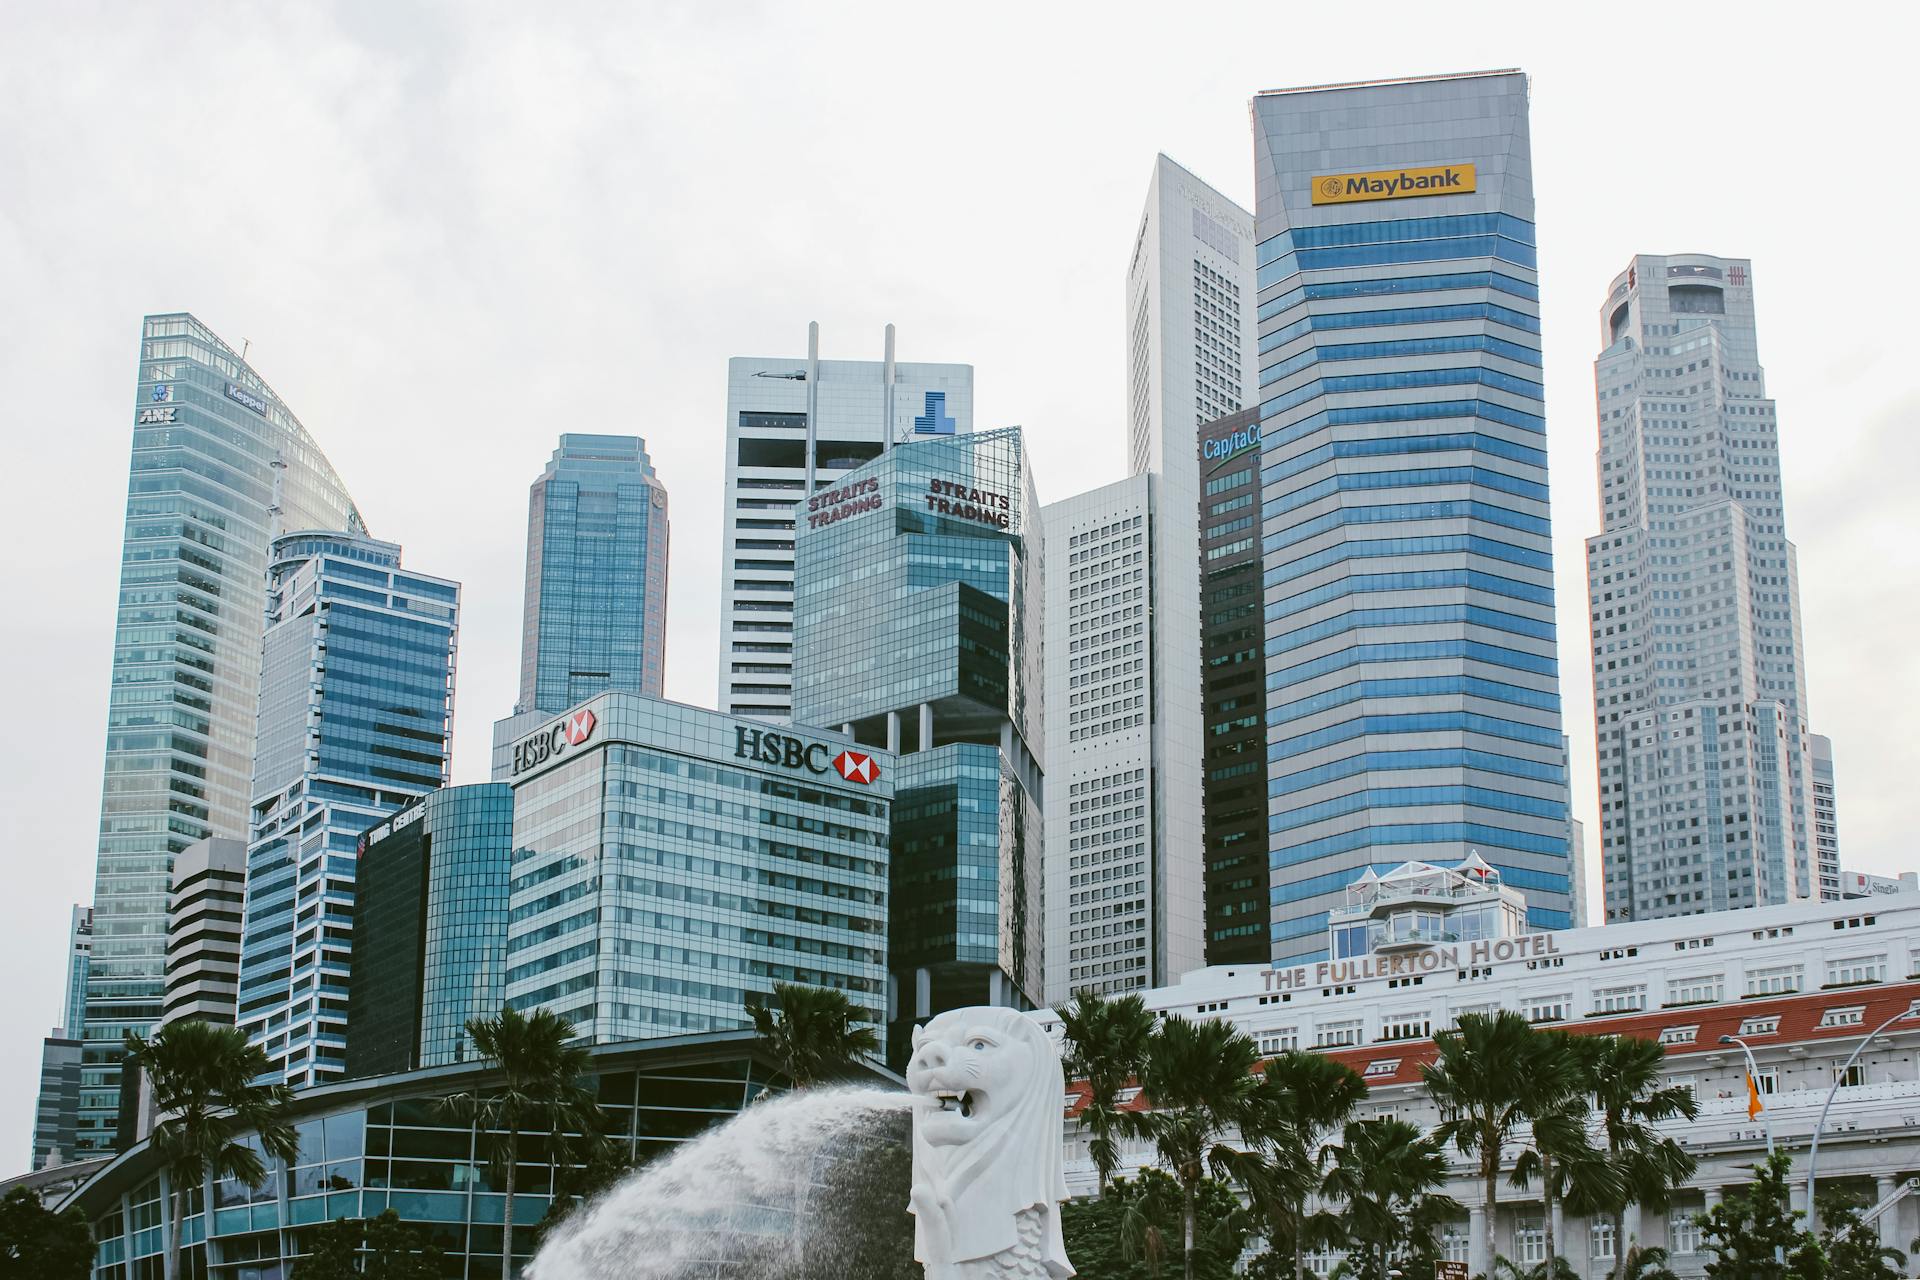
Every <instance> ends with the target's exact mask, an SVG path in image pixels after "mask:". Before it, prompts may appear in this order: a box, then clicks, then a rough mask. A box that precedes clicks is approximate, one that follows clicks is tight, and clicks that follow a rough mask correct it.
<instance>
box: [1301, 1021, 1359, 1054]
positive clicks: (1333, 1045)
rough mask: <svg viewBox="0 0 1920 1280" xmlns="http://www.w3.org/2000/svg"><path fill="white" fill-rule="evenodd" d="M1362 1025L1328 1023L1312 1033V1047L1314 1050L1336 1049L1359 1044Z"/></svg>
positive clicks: (1354, 1023) (1356, 1023)
mask: <svg viewBox="0 0 1920 1280" xmlns="http://www.w3.org/2000/svg"><path fill="white" fill-rule="evenodd" d="M1362 1027H1363V1024H1361V1023H1359V1022H1329V1023H1327V1024H1326V1025H1324V1026H1322V1027H1320V1028H1318V1029H1317V1030H1316V1031H1315V1032H1314V1037H1313V1047H1314V1048H1316V1049H1337V1048H1340V1047H1341V1046H1343V1045H1355V1044H1359V1043H1360V1033H1361V1030H1362Z"/></svg>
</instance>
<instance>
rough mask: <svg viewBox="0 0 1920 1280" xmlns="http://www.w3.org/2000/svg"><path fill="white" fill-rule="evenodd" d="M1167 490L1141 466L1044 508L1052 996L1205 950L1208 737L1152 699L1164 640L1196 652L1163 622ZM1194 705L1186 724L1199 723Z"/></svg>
mask: <svg viewBox="0 0 1920 1280" xmlns="http://www.w3.org/2000/svg"><path fill="white" fill-rule="evenodd" d="M1160 493H1161V480H1160V477H1158V476H1156V475H1151V474H1149V475H1136V476H1132V477H1130V478H1128V479H1126V480H1122V481H1119V482H1118V483H1116V484H1110V485H1106V486H1105V487H1103V488H1099V489H1095V490H1093V491H1091V492H1089V493H1083V494H1080V495H1079V496H1078V497H1073V498H1067V499H1065V500H1064V501H1061V502H1056V503H1053V504H1051V505H1050V506H1047V507H1045V508H1043V509H1042V511H1041V517H1042V519H1043V520H1044V522H1045V525H1046V538H1047V541H1046V548H1047V562H1048V572H1047V609H1046V628H1047V631H1046V646H1045V652H1046V699H1045V702H1046V706H1047V708H1048V714H1047V730H1046V775H1047V793H1048V794H1047V806H1046V835H1047V840H1046V849H1047V862H1046V867H1047V871H1046V895H1047V896H1046V982H1047V999H1048V1000H1049V1001H1051V1002H1053V1003H1055V1004H1059V1003H1062V1002H1064V1001H1065V1000H1067V999H1068V998H1069V997H1070V996H1071V995H1072V994H1073V993H1074V992H1077V991H1097V992H1101V993H1119V992H1129V991H1143V990H1146V989H1147V988H1149V987H1156V986H1159V985H1161V984H1163V983H1166V982H1171V981H1174V980H1176V979H1178V978H1179V976H1180V975H1181V974H1184V973H1186V972H1188V971H1189V970H1192V969H1197V968H1199V967H1200V966H1201V965H1202V964H1203V963H1204V960H1203V957H1202V950H1203V938H1204V934H1203V923H1204V909H1203V901H1202V898H1203V888H1204V886H1203V880H1204V869H1203V867H1202V864H1201V830H1200V806H1199V803H1198V799H1199V775H1198V770H1197V764H1196V762H1197V761H1198V759H1199V749H1198V742H1197V741H1191V742H1189V741H1185V740H1182V741H1180V742H1178V743H1174V742H1170V741H1169V737H1170V734H1169V730H1170V729H1171V728H1172V725H1171V724H1170V722H1169V721H1167V720H1165V719H1162V718H1159V717H1157V716H1156V714H1155V709H1156V708H1157V707H1158V706H1160V705H1161V697H1160V694H1161V691H1162V687H1163V686H1164V685H1165V684H1166V683H1167V682H1168V673H1167V671H1166V669H1165V662H1166V658H1167V654H1168V653H1169V652H1174V653H1183V652H1185V650H1184V649H1182V648H1180V647H1178V646H1171V645H1166V644H1164V643H1163V637H1162V636H1161V635H1160V634H1158V633H1157V632H1156V631H1155V629H1154V627H1153V625H1152V623H1153V620H1154V619H1155V618H1157V617H1159V616H1161V614H1162V612H1163V610H1162V609H1161V606H1160V600H1159V598H1158V586H1159V584H1158V582H1157V581H1156V579H1155V577H1154V568H1155V565H1156V564H1157V563H1158V560H1157V558H1156V556H1155V543H1156V540H1157V539H1158V537H1159V536H1160V531H1161V530H1162V529H1164V528H1165V523H1166V522H1165V521H1164V519H1163V515H1162V508H1161V504H1160V500H1159V498H1160ZM1194 710H1195V713H1196V714H1195V715H1194V716H1193V718H1192V720H1191V721H1190V722H1182V723H1181V724H1180V726H1179V727H1180V728H1181V729H1182V730H1183V731H1184V733H1185V734H1186V735H1187V736H1188V737H1190V738H1192V739H1197V738H1198V736H1199V728H1200V725H1199V716H1198V714H1197V713H1198V706H1197V705H1196V706H1195V708H1194ZM1175 752H1178V753H1179V754H1180V755H1181V757H1182V758H1180V759H1178V760H1173V759H1171V758H1170V756H1172V755H1173V754H1174V753H1175ZM1176 787H1179V788H1187V787H1190V788H1191V790H1190V791H1187V790H1179V791H1176V790H1175V788H1176Z"/></svg>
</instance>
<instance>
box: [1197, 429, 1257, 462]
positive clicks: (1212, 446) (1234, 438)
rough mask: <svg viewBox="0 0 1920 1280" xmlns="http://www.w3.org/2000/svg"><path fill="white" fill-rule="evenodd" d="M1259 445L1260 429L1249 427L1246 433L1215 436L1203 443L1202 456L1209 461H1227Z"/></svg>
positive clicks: (1237, 432) (1238, 432)
mask: <svg viewBox="0 0 1920 1280" xmlns="http://www.w3.org/2000/svg"><path fill="white" fill-rule="evenodd" d="M1259 443H1260V428H1259V427H1257V426H1256V427H1248V428H1247V429H1246V430H1245V431H1235V432H1233V433H1232V434H1230V435H1224V436H1215V437H1214V438H1213V439H1211V440H1206V441H1202V442H1201V445H1200V456H1201V457H1203V458H1207V459H1209V460H1225V459H1227V458H1231V457H1232V456H1233V455H1234V454H1236V453H1238V452H1240V451H1241V450H1242V449H1251V448H1252V447H1253V446H1254V445H1257V444H1259Z"/></svg>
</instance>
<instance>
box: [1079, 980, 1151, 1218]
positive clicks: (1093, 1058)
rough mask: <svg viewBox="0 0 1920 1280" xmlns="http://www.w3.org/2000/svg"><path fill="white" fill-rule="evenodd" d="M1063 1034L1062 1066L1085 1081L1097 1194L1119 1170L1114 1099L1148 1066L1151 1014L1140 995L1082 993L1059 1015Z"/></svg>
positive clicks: (1085, 1120)
mask: <svg viewBox="0 0 1920 1280" xmlns="http://www.w3.org/2000/svg"><path fill="white" fill-rule="evenodd" d="M1060 1023H1061V1027H1062V1028H1063V1029H1064V1031H1065V1032H1066V1045H1065V1053H1064V1054H1063V1055H1062V1056H1063V1057H1064V1058H1065V1060H1066V1061H1065V1064H1064V1065H1065V1066H1066V1069H1067V1074H1068V1076H1069V1077H1076V1078H1084V1079H1085V1080H1086V1082H1087V1089H1088V1092H1089V1095H1090V1096H1089V1097H1088V1099H1087V1105H1086V1107H1085V1109H1083V1110H1082V1111H1081V1112H1080V1123H1081V1124H1083V1125H1085V1126H1086V1127H1087V1132H1089V1133H1091V1134H1092V1135H1093V1138H1092V1140H1091V1141H1090V1142H1088V1143H1087V1154H1088V1155H1089V1156H1090V1157H1091V1158H1092V1160H1093V1167H1094V1169H1095V1170H1096V1171H1097V1172H1098V1173H1099V1175H1100V1196H1101V1198H1103V1199H1104V1198H1105V1197H1106V1194H1107V1182H1108V1180H1109V1179H1111V1178H1112V1176H1113V1171H1114V1170H1115V1169H1117V1168H1119V1166H1120V1148H1119V1147H1118V1146H1117V1145H1116V1144H1115V1142H1114V1140H1113V1135H1114V1134H1115V1132H1117V1131H1118V1130H1119V1128H1120V1125H1121V1120H1120V1112H1119V1109H1118V1108H1117V1107H1116V1106H1115V1104H1114V1098H1115V1097H1116V1096H1117V1095H1118V1094H1119V1092H1120V1090H1122V1089H1124V1088H1125V1087H1126V1085H1127V1082H1128V1081H1129V1080H1133V1079H1135V1078H1137V1077H1138V1076H1139V1074H1140V1072H1141V1071H1142V1069H1143V1068H1144V1067H1145V1065H1146V1061H1147V1044H1148V1042H1149V1041H1151V1040H1152V1038H1153V1015H1152V1014H1151V1013H1149V1012H1147V1004H1146V1001H1144V1000H1142V999H1141V998H1140V997H1139V996H1121V997H1120V998H1119V999H1118V1000H1108V999H1107V998H1106V997H1104V996H1102V995H1100V994H1098V993H1097V992H1091V991H1082V992H1080V993H1079V994H1078V995H1076V996H1075V997H1074V998H1073V1002H1072V1003H1071V1004H1069V1005H1068V1006H1067V1007H1066V1008H1065V1009H1063V1010H1062V1011H1061V1013H1060Z"/></svg>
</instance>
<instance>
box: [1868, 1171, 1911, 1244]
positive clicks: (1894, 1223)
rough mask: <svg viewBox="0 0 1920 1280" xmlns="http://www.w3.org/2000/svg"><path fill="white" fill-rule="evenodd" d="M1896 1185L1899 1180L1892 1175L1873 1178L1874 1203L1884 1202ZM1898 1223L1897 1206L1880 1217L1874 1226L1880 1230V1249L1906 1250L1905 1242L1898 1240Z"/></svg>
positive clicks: (1898, 1213) (1898, 1207) (1898, 1208)
mask: <svg viewBox="0 0 1920 1280" xmlns="http://www.w3.org/2000/svg"><path fill="white" fill-rule="evenodd" d="M1898 1183H1899V1179H1897V1178H1895V1177H1894V1176H1893V1175H1892V1174H1885V1173H1883V1174H1881V1175H1880V1176H1879V1177H1877V1178H1875V1179H1874V1180H1873V1199H1874V1203H1875V1204H1878V1203H1879V1202H1880V1201H1882V1200H1885V1199H1886V1198H1887V1197H1888V1196H1890V1195H1892V1194H1893V1189H1894V1187H1895V1186H1896V1185H1898ZM1899 1221H1900V1206H1899V1205H1897V1204H1896V1205H1894V1206H1893V1208H1891V1209H1889V1210H1887V1211H1886V1212H1885V1213H1883V1214H1881V1215H1880V1220H1879V1221H1878V1222H1877V1223H1875V1224H1874V1225H1875V1226H1877V1227H1879V1229H1880V1247H1881V1248H1883V1249H1902V1250H1904V1249H1905V1248H1906V1244H1905V1242H1903V1241H1902V1240H1901V1239H1900V1238H1899V1237H1900V1231H1899Z"/></svg>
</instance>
